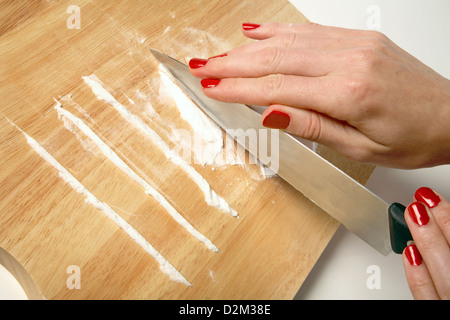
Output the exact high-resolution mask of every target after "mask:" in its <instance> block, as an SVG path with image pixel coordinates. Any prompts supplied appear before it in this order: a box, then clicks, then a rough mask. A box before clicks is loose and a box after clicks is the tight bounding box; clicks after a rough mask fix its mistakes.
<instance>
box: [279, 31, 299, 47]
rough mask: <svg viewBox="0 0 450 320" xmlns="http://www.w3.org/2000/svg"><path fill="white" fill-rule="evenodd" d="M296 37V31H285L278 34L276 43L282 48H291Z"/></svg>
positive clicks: (295, 41)
mask: <svg viewBox="0 0 450 320" xmlns="http://www.w3.org/2000/svg"><path fill="white" fill-rule="evenodd" d="M297 39H298V36H297V34H296V33H285V34H282V35H280V36H278V45H279V46H280V47H282V48H291V47H294V46H295V44H296V43H297Z"/></svg>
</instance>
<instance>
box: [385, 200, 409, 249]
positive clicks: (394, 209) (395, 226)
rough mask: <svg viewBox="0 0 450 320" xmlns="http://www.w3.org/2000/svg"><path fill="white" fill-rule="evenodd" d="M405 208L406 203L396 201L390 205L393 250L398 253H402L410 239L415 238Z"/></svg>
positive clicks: (390, 230)
mask: <svg viewBox="0 0 450 320" xmlns="http://www.w3.org/2000/svg"><path fill="white" fill-rule="evenodd" d="M405 209H406V207H405V206H404V205H402V204H400V203H396V202H395V203H393V204H391V205H390V206H389V232H390V236H391V247H392V251H394V252H395V253H398V254H401V253H402V252H403V250H404V249H405V248H406V246H407V243H408V241H411V240H412V239H413V238H412V236H411V233H410V232H409V229H408V226H407V224H406V221H405Z"/></svg>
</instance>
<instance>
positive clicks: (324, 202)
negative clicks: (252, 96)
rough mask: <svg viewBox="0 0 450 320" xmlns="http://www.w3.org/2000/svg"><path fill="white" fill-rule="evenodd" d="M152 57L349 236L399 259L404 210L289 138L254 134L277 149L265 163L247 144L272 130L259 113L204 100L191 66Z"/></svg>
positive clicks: (161, 56) (407, 235)
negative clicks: (249, 137)
mask: <svg viewBox="0 0 450 320" xmlns="http://www.w3.org/2000/svg"><path fill="white" fill-rule="evenodd" d="M150 51H151V53H152V54H153V56H154V57H155V58H156V59H157V60H158V61H159V62H160V64H161V66H162V68H163V70H164V71H165V72H166V73H167V74H168V75H169V76H170V77H171V78H172V80H173V81H174V82H175V83H176V84H178V86H179V87H180V88H181V89H182V90H183V91H184V92H185V93H186V94H187V95H188V96H189V97H190V98H191V99H192V100H193V101H194V102H195V103H196V104H197V105H198V106H199V107H200V108H201V109H202V110H203V111H204V112H205V113H206V114H207V115H208V116H209V117H210V118H211V119H212V120H213V121H215V122H216V123H217V124H218V125H219V126H220V127H221V128H222V129H224V130H225V131H226V132H227V133H228V134H230V135H231V136H232V137H233V138H234V139H235V140H236V141H237V142H238V143H239V144H241V145H242V146H243V147H244V148H246V149H247V150H248V151H249V152H250V153H252V154H253V156H255V157H257V158H258V159H259V160H260V162H261V163H263V164H264V165H266V166H268V167H269V168H271V169H272V170H273V171H275V172H276V173H277V174H278V176H280V177H281V178H283V179H284V180H286V181H287V182H288V183H289V184H291V185H292V186H293V187H294V188H295V189H297V190H298V191H300V192H301V193H302V194H303V195H304V196H306V197H307V198H308V199H310V200H311V201H312V202H313V203H315V204H316V205H317V206H319V207H320V208H321V209H322V210H324V211H325V212H327V213H328V214H329V215H330V216H332V217H333V218H335V219H336V220H338V221H339V222H340V223H342V224H343V225H344V226H345V227H346V228H347V229H348V230H349V231H351V232H352V233H354V234H355V235H357V236H358V237H359V238H361V239H362V240H364V241H365V242H367V243H368V244H369V245H371V246H372V247H373V248H375V249H376V250H378V251H379V252H380V253H381V254H383V255H387V254H389V253H390V252H392V251H394V252H395V253H401V252H402V251H403V249H404V248H405V247H406V245H407V242H408V241H409V240H412V237H411V234H410V233H409V230H408V227H407V225H406V222H405V220H404V217H403V213H404V210H405V207H404V206H402V205H401V204H399V203H393V204H391V205H389V204H387V203H386V202H385V201H383V200H382V199H381V198H379V197H378V196H377V195H375V194H374V193H372V192H371V191H370V190H368V189H367V188H365V187H364V186H363V185H361V184H360V183H358V182H357V181H356V180H354V179H353V178H352V177H350V176H349V175H347V174H346V173H344V172H343V171H342V170H340V169H339V168H337V167H336V166H334V165H333V164H332V163H330V162H329V161H327V160H326V159H324V158H322V157H321V156H320V155H318V154H317V153H315V152H314V151H312V150H311V149H310V148H308V147H307V146H305V145H304V144H303V143H301V142H300V141H299V140H298V139H296V138H295V137H293V136H292V135H290V134H288V133H286V132H283V131H279V132H278V130H277V133H278V135H277V137H278V139H277V141H268V139H265V138H262V136H265V137H267V136H268V135H258V134H256V135H255V136H256V139H257V140H258V141H257V143H258V145H259V146H261V144H273V143H276V144H277V146H278V150H277V152H272V153H273V154H271V157H270V159H268V158H267V157H261V156H260V154H259V153H258V152H257V149H258V148H249V146H248V143H247V142H246V141H247V140H246V135H248V132H250V131H251V130H271V129H267V128H265V127H263V126H262V124H261V120H260V118H261V115H260V114H259V113H258V112H256V111H255V110H253V109H252V108H250V107H249V106H247V105H244V104H238V103H225V102H220V101H217V100H214V99H211V98H209V97H207V96H205V95H204V93H203V88H202V86H201V84H200V79H198V78H196V77H194V76H193V75H192V74H191V73H190V71H189V67H188V66H187V65H185V64H183V63H182V62H180V61H178V60H176V59H174V58H172V57H170V56H168V55H166V54H164V53H161V52H159V51H157V50H154V49H150ZM249 130H250V131H249ZM267 149H268V147H267Z"/></svg>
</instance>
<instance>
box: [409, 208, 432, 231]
mask: <svg viewBox="0 0 450 320" xmlns="http://www.w3.org/2000/svg"><path fill="white" fill-rule="evenodd" d="M408 213H409V216H410V217H411V219H412V220H413V221H414V222H415V223H416V224H417V225H418V226H424V225H426V224H427V223H428V222H429V221H430V217H429V216H428V212H427V208H426V207H425V205H424V204H423V203H422V202H413V203H411V204H410V205H409V206H408Z"/></svg>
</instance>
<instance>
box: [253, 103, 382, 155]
mask: <svg viewBox="0 0 450 320" xmlns="http://www.w3.org/2000/svg"><path fill="white" fill-rule="evenodd" d="M261 121H262V124H263V126H265V127H267V128H272V129H282V130H284V131H286V132H287V133H290V134H293V135H295V136H298V137H300V138H303V139H306V140H310V141H314V142H318V143H320V144H323V145H325V146H328V147H330V148H337V149H340V150H345V151H344V155H345V156H347V157H349V158H351V159H363V158H364V157H365V156H366V155H364V154H363V152H364V150H367V149H371V148H373V147H374V146H372V144H373V143H372V142H371V141H370V140H369V139H367V138H366V137H365V136H364V135H362V134H361V133H360V132H359V131H358V130H356V129H354V128H353V127H351V126H349V125H347V124H346V123H345V122H341V121H338V120H336V119H333V118H330V117H328V116H326V115H324V114H321V113H318V112H315V111H313V110H306V109H298V108H292V107H288V106H284V105H271V106H270V107H268V108H267V109H266V110H265V111H264V113H263V114H262V116H261ZM361 145H366V146H367V148H360V147H358V146H361Z"/></svg>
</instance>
